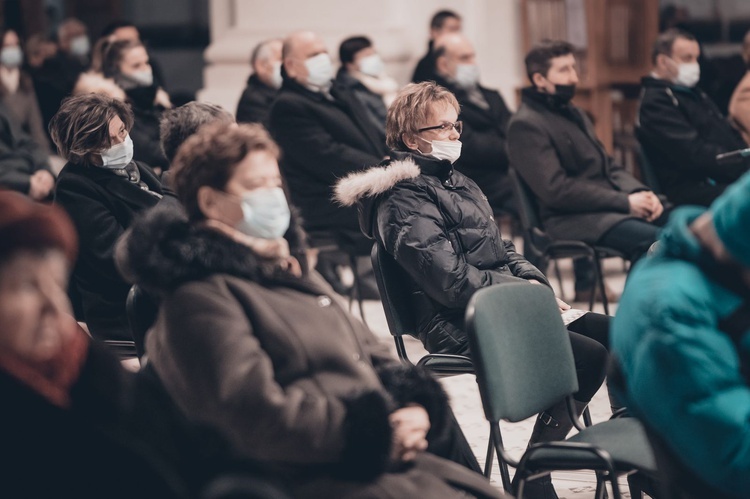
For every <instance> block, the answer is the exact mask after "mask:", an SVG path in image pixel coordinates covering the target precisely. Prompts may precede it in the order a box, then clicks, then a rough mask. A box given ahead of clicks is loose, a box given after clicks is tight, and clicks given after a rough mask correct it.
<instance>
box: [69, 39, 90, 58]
mask: <svg viewBox="0 0 750 499" xmlns="http://www.w3.org/2000/svg"><path fill="white" fill-rule="evenodd" d="M90 50H91V44H90V43H89V38H88V37H87V36H86V35H80V36H77V37H75V38H73V39H72V40H71V41H70V53H71V54H73V55H77V56H78V57H83V56H85V55H88V53H89V51H90Z"/></svg>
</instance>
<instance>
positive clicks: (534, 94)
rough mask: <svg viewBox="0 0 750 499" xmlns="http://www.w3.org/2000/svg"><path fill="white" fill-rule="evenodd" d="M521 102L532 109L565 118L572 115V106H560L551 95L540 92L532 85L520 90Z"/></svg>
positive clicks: (568, 104)
mask: <svg viewBox="0 0 750 499" xmlns="http://www.w3.org/2000/svg"><path fill="white" fill-rule="evenodd" d="M521 102H523V103H524V104H529V105H531V106H532V107H536V108H540V107H541V108H544V109H548V110H550V111H553V112H556V113H560V114H563V115H566V116H568V115H570V114H571V113H574V106H573V105H572V104H570V103H567V104H560V103H559V102H558V101H557V100H556V99H555V98H554V97H553V96H552V95H550V94H546V93H544V92H540V91H539V90H537V89H536V87H534V86H533V85H532V86H528V87H525V88H523V89H521Z"/></svg>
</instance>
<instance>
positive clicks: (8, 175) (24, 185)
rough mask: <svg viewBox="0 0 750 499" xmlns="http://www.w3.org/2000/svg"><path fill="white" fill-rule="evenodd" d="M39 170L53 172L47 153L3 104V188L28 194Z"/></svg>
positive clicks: (0, 170)
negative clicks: (32, 179) (34, 175)
mask: <svg viewBox="0 0 750 499" xmlns="http://www.w3.org/2000/svg"><path fill="white" fill-rule="evenodd" d="M39 170H47V171H50V168H49V164H48V154H47V150H46V149H45V148H44V147H43V146H40V145H39V144H37V143H36V142H34V141H33V140H32V139H31V137H30V136H29V135H27V134H25V133H24V132H23V131H22V130H21V128H20V126H19V125H18V123H17V121H16V119H15V117H14V116H13V115H12V114H11V111H10V110H9V109H8V108H7V107H5V105H4V104H2V103H0V187H5V188H7V189H12V190H14V191H18V192H22V193H24V194H28V193H29V187H30V185H31V184H30V181H31V176H32V175H33V174H34V173H36V172H37V171H39ZM50 173H51V172H50Z"/></svg>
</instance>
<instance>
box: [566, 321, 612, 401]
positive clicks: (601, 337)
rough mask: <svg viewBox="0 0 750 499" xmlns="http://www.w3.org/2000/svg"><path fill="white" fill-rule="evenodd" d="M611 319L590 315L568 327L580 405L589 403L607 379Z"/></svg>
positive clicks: (576, 396) (577, 397) (577, 396)
mask: <svg viewBox="0 0 750 499" xmlns="http://www.w3.org/2000/svg"><path fill="white" fill-rule="evenodd" d="M610 319H611V318H610V317H609V316H608V315H603V314H596V313H593V312H589V313H587V314H585V315H583V316H581V317H580V318H579V319H577V320H576V321H574V322H571V323H570V324H568V334H569V335H570V345H571V347H573V358H574V359H575V364H576V373H577V377H578V393H576V394H575V395H574V396H573V398H575V399H576V400H578V401H579V402H589V401H590V400H591V397H593V396H594V394H595V393H596V392H597V391H598V390H599V387H601V386H602V383H603V382H604V378H605V377H606V376H607V364H608V362H609V352H608V348H609V322H610Z"/></svg>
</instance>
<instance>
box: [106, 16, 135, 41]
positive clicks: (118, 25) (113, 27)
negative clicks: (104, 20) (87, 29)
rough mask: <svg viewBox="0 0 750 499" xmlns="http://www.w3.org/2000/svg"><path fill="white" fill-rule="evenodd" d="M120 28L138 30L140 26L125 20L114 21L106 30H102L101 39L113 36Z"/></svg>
mask: <svg viewBox="0 0 750 499" xmlns="http://www.w3.org/2000/svg"><path fill="white" fill-rule="evenodd" d="M120 28H135V29H138V26H136V25H135V24H133V23H132V22H130V21H126V20H124V19H118V20H116V21H112V22H111V23H109V24H107V25H106V26H105V27H104V29H103V30H102V34H101V37H104V36H109V35H111V34H113V33H114V32H115V31H117V30H118V29H120Z"/></svg>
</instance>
